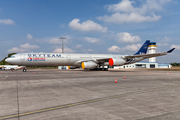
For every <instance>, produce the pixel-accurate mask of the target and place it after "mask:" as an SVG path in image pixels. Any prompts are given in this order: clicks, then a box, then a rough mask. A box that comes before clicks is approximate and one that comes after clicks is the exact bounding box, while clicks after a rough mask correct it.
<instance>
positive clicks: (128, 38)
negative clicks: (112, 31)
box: [116, 32, 141, 43]
mask: <svg viewBox="0 0 180 120" xmlns="http://www.w3.org/2000/svg"><path fill="white" fill-rule="evenodd" d="M116 41H118V42H125V43H135V42H139V41H141V38H140V37H139V36H132V35H131V34H130V33H128V32H121V33H117V38H116Z"/></svg>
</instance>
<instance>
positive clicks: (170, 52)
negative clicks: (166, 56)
mask: <svg viewBox="0 0 180 120" xmlns="http://www.w3.org/2000/svg"><path fill="white" fill-rule="evenodd" d="M174 49H175V48H172V49H170V50H169V51H167V53H171V52H172V51H173V50H174Z"/></svg>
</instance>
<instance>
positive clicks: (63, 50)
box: [60, 37, 66, 53]
mask: <svg viewBox="0 0 180 120" xmlns="http://www.w3.org/2000/svg"><path fill="white" fill-rule="evenodd" d="M60 39H62V53H64V48H63V39H66V38H64V37H60Z"/></svg>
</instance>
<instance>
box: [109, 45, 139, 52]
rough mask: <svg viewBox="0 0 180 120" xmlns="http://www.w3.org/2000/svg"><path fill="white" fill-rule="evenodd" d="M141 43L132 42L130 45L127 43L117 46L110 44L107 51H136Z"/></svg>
mask: <svg viewBox="0 0 180 120" xmlns="http://www.w3.org/2000/svg"><path fill="white" fill-rule="evenodd" d="M140 47H141V44H132V45H127V46H125V47H122V48H120V47H118V46H115V45H114V46H112V47H110V48H108V49H107V51H108V52H110V53H125V52H126V53H127V52H136V51H138V50H139V49H140Z"/></svg>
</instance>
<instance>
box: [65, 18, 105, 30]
mask: <svg viewBox="0 0 180 120" xmlns="http://www.w3.org/2000/svg"><path fill="white" fill-rule="evenodd" d="M79 21H80V20H79V19H73V20H72V21H71V22H70V23H69V26H70V27H71V28H73V29H74V30H79V31H98V32H107V30H108V29H107V27H102V26H101V25H99V24H97V23H95V22H93V21H91V20H87V21H85V22H83V23H82V24H81V23H79Z"/></svg>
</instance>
